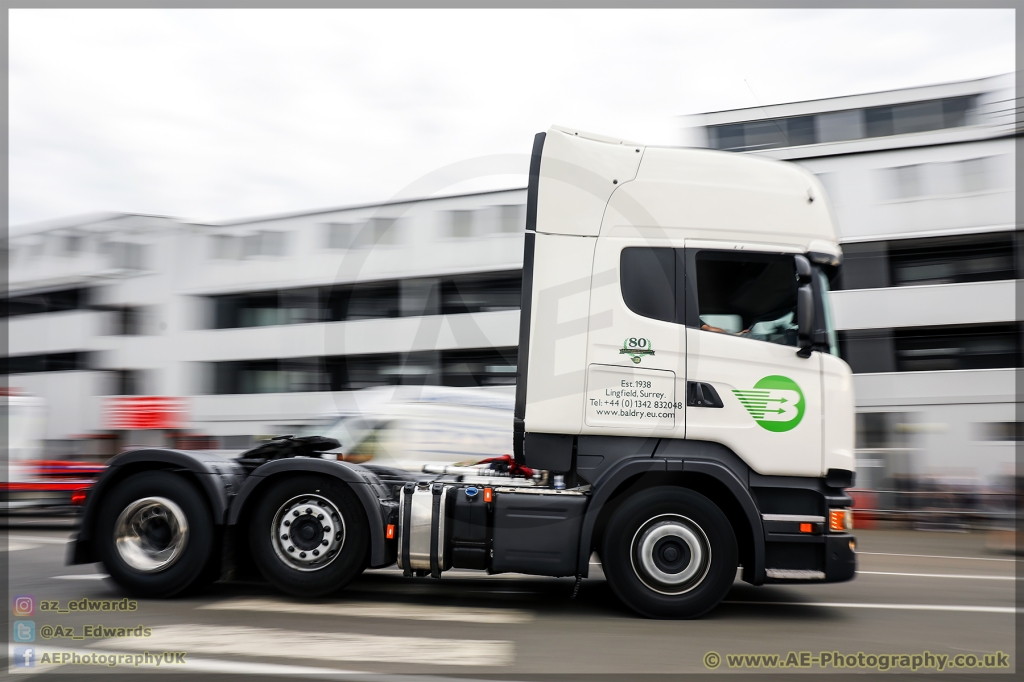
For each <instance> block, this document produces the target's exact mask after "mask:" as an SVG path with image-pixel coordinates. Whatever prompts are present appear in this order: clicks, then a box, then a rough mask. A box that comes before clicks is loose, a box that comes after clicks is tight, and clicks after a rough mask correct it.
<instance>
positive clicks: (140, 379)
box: [107, 369, 146, 395]
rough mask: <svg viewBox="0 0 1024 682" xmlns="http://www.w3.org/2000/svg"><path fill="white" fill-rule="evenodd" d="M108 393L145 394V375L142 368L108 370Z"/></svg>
mask: <svg viewBox="0 0 1024 682" xmlns="http://www.w3.org/2000/svg"><path fill="white" fill-rule="evenodd" d="M108 375H109V387H108V388H107V395H145V394H146V393H145V385H144V383H145V382H144V375H145V372H143V370H140V369H115V370H113V371H110V372H108Z"/></svg>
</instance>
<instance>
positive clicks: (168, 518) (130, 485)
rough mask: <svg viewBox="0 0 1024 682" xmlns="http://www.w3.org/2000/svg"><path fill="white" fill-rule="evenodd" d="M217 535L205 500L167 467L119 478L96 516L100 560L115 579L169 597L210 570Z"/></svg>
mask: <svg viewBox="0 0 1024 682" xmlns="http://www.w3.org/2000/svg"><path fill="white" fill-rule="evenodd" d="M213 538H214V534H213V518H212V516H211V514H210V510H209V505H208V504H207V503H206V500H205V499H203V496H202V495H201V494H200V492H199V491H198V490H196V488H195V487H194V486H193V485H192V484H190V483H189V482H188V481H187V480H185V479H184V478H183V477H181V476H179V475H178V474H175V473H173V472H169V471H146V472H143V473H139V474H135V475H134V476H130V477H128V478H126V479H125V480H124V481H122V482H120V483H118V484H117V485H116V486H115V487H114V489H113V490H111V491H110V493H108V495H107V499H106V500H104V501H103V505H102V507H101V508H100V510H99V516H98V517H97V526H96V550H97V553H98V554H99V559H100V561H102V562H103V565H104V566H105V567H106V569H107V572H108V573H109V574H110V577H111V578H113V579H114V582H116V583H117V584H118V585H120V586H121V587H123V588H125V589H126V590H128V591H129V592H131V593H132V594H135V595H138V596H140V597H170V596H173V595H175V594H177V593H179V592H181V591H182V590H184V589H186V588H188V587H190V586H191V585H193V583H195V582H196V581H197V580H199V579H201V578H202V577H203V576H205V575H207V574H208V573H209V570H208V569H209V563H210V558H211V555H212V552H213V545H214V540H213Z"/></svg>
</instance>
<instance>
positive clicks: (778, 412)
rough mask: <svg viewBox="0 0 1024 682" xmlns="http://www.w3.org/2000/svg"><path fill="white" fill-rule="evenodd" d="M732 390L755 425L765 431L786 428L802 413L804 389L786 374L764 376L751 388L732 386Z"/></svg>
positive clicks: (792, 426) (801, 415)
mask: <svg viewBox="0 0 1024 682" xmlns="http://www.w3.org/2000/svg"><path fill="white" fill-rule="evenodd" d="M733 394H735V396H736V398H737V399H738V400H739V401H740V404H741V405H743V407H745V408H746V409H747V412H749V413H750V416H751V417H753V418H754V421H756V422H757V424H758V426H760V427H761V428H762V429H765V430H767V431H772V432H775V433H782V432H783V431H789V430H791V429H794V428H796V426H797V424H799V423H800V420H801V419H803V417H804V392H803V391H801V390H800V387H799V386H797V384H796V382H795V381H793V380H792V379H790V378H789V377H784V376H778V375H775V376H769V377H765V378H764V379H761V380H760V381H758V382H757V383H756V384H754V388H753V389H750V390H746V391H740V390H736V389H733Z"/></svg>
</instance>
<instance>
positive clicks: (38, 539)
mask: <svg viewBox="0 0 1024 682" xmlns="http://www.w3.org/2000/svg"><path fill="white" fill-rule="evenodd" d="M7 537H8V538H9V539H11V540H17V541H18V542H32V543H35V544H37V545H66V544H68V543H69V542H71V540H72V539H71V538H51V537H47V536H43V535H8V536H7Z"/></svg>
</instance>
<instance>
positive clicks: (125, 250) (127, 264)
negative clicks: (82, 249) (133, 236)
mask: <svg viewBox="0 0 1024 682" xmlns="http://www.w3.org/2000/svg"><path fill="white" fill-rule="evenodd" d="M103 250H104V251H105V252H106V254H107V255H108V256H109V257H110V265H111V267H112V268H114V269H116V270H143V269H145V250H146V248H145V246H144V245H143V244H136V243H135V242H122V241H109V242H107V243H106V244H104V245H103Z"/></svg>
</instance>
